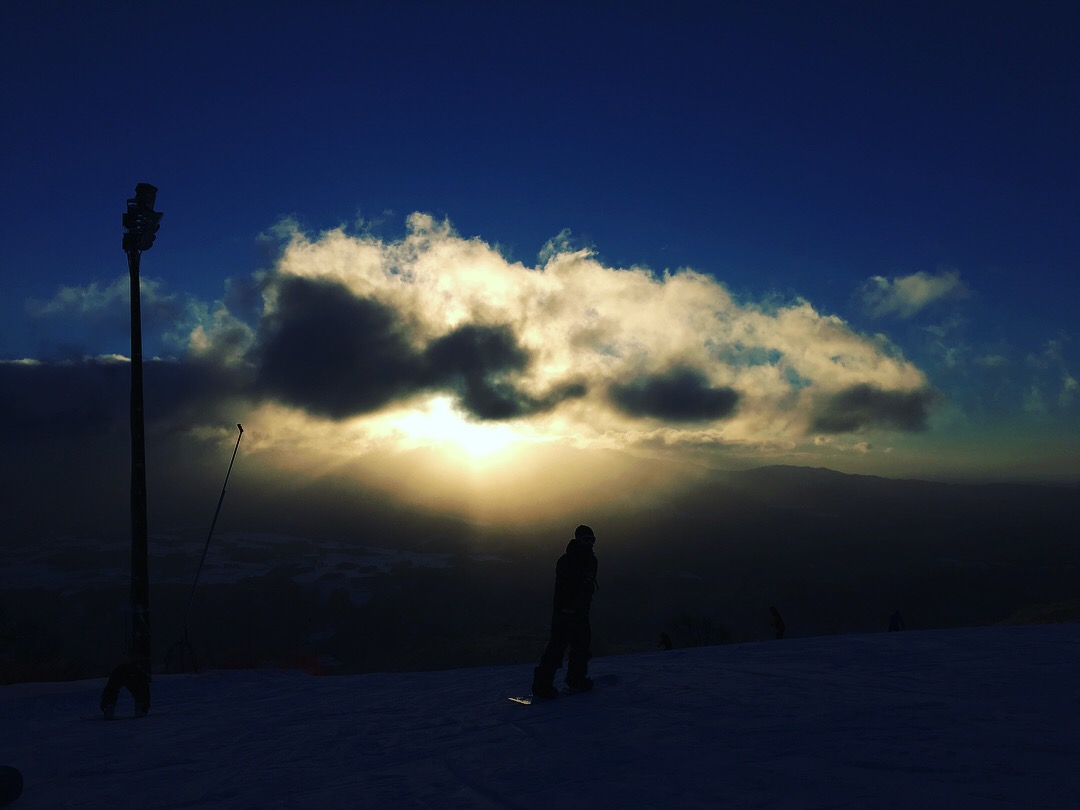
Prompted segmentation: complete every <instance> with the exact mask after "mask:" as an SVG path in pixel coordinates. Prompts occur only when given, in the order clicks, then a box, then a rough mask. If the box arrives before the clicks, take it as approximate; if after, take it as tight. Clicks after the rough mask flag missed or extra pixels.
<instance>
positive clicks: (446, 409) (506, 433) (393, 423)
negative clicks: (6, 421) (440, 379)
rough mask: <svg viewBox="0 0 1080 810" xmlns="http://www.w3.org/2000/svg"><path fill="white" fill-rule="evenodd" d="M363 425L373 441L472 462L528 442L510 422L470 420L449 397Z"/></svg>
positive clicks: (418, 405) (440, 397)
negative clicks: (431, 451) (443, 454)
mask: <svg viewBox="0 0 1080 810" xmlns="http://www.w3.org/2000/svg"><path fill="white" fill-rule="evenodd" d="M365 427H366V429H367V431H368V432H369V434H370V435H371V436H372V438H373V439H375V440H376V441H379V440H387V441H391V442H393V443H394V444H395V445H397V446H398V447H400V448H401V449H402V450H414V449H417V448H433V449H437V450H445V451H448V452H452V453H454V454H456V455H460V456H462V457H463V458H465V459H467V460H470V461H472V462H482V461H484V460H489V459H491V458H492V457H494V456H496V455H499V456H502V455H506V454H507V453H508V451H511V450H513V449H514V448H515V447H516V446H518V445H520V444H521V443H523V442H525V441H527V439H525V438H524V437H523V436H521V435H520V434H519V433H518V432H517V431H516V430H515V429H514V428H513V427H512V426H511V425H509V424H503V423H494V424H488V423H478V422H475V421H469V420H468V419H467V418H466V417H465V416H464V415H463V414H462V413H461V411H460V410H459V409H457V408H455V407H454V403H453V400H451V399H450V397H448V396H435V397H431V398H430V399H428V400H427V401H426V402H423V403H417V404H415V405H413V406H411V407H409V408H407V409H403V410H400V411H395V412H393V413H390V414H387V415H385V416H379V417H376V418H375V419H372V420H370V421H369V422H368V424H367V425H365Z"/></svg>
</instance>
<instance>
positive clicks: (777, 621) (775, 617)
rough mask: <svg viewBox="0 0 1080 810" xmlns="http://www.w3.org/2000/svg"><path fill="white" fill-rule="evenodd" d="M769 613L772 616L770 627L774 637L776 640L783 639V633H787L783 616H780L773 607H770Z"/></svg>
mask: <svg viewBox="0 0 1080 810" xmlns="http://www.w3.org/2000/svg"><path fill="white" fill-rule="evenodd" d="M769 613H771V614H772V626H773V630H775V631H776V637H777V638H778V639H779V638H783V637H784V633H785V632H786V631H787V625H786V624H784V618H783V616H781V615H780V611H779V610H777V609H776V608H775V607H770V608H769Z"/></svg>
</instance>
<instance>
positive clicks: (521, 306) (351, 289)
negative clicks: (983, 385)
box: [201, 214, 933, 445]
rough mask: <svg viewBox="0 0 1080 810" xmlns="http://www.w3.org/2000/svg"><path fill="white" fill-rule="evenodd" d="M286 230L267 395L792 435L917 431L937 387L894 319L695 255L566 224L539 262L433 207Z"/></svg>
mask: <svg viewBox="0 0 1080 810" xmlns="http://www.w3.org/2000/svg"><path fill="white" fill-rule="evenodd" d="M283 230H285V231H286V232H287V240H286V242H285V244H284V246H283V249H282V252H281V255H280V258H279V259H278V260H277V261H276V263H275V265H274V266H273V267H272V268H271V269H269V270H268V271H265V272H264V273H263V274H262V278H261V289H262V294H263V302H264V304H263V306H264V309H263V315H262V319H261V323H260V324H259V326H258V329H257V336H256V337H255V344H254V348H253V349H252V351H251V352H250V353H249V354H248V356H247V359H248V362H249V363H250V365H251V368H252V370H253V373H254V375H255V380H256V388H255V390H256V391H257V392H258V393H259V394H261V395H265V396H270V397H272V398H273V399H276V400H277V401H278V402H280V403H282V404H285V405H287V406H290V407H293V408H297V409H299V410H301V411H306V412H308V413H310V414H314V415H318V416H322V417H329V418H332V419H335V420H345V419H353V418H362V417H374V416H377V415H379V414H381V413H385V412H387V411H388V410H395V409H397V410H401V409H408V408H410V407H416V408H422V407H424V406H423V403H424V402H425V401H430V399H431V397H435V396H450V397H451V398H452V399H453V401H454V402H455V403H456V406H457V407H458V408H459V409H460V410H461V412H462V413H463V414H464V415H465V416H466V417H467V418H470V419H474V420H481V421H483V420H488V421H516V422H517V423H518V424H519V425H522V426H524V425H525V424H526V423H527V424H528V426H529V427H530V428H531V429H534V430H535V431H538V432H539V433H540V434H543V433H545V432H546V433H552V432H554V433H557V434H558V435H561V436H568V435H572V436H574V438H575V440H576V441H578V442H585V443H587V442H588V441H590V440H591V439H599V438H600V437H603V439H604V441H605V443H607V444H608V445H610V444H611V443H613V442H614V443H616V444H617V443H618V442H619V438H618V437H620V436H621V437H623V440H624V441H626V442H634V441H641V442H649V441H652V440H653V438H654V437H655V435H656V432H657V431H664V434H665V439H664V441H665V442H667V443H672V442H679V443H685V442H693V441H695V437H697V438H701V439H702V440H707V441H708V442H710V443H712V444H717V443H720V444H722V443H724V442H737V443H742V444H747V443H749V444H759V445H770V444H775V443H781V444H785V445H790V444H792V443H799V442H803V441H809V438H810V437H811V436H812V435H813V434H814V433H815V432H828V433H836V432H845V431H850V432H862V431H865V430H868V429H888V430H900V431H906V430H918V429H920V428H921V427H922V426H923V425H924V424H925V419H926V415H927V411H928V408H929V407H930V405H931V403H932V402H933V396H932V394H931V393H930V391H929V387H928V385H927V382H926V379H925V377H924V376H923V374H922V373H921V372H920V371H919V370H918V369H917V368H916V367H915V366H914V365H912V364H911V363H910V362H908V361H906V360H905V359H904V358H903V357H902V355H901V354H900V352H899V351H898V350H897V349H896V347H895V346H893V345H892V344H891V343H890V342H889V341H888V340H887V339H886V338H884V337H883V336H880V335H876V336H866V335H862V334H859V333H857V332H855V331H854V330H852V329H851V328H850V327H849V326H848V325H847V324H846V323H845V322H844V321H842V320H841V319H839V318H837V317H835V316H828V315H823V314H821V313H819V312H817V311H816V310H815V309H814V308H813V307H812V306H811V305H810V304H809V303H808V302H806V301H802V300H796V301H793V302H790V303H788V304H785V305H779V306H777V305H768V306H767V305H754V304H740V303H737V302H735V301H734V300H733V299H732V298H731V296H730V295H729V294H728V293H727V291H726V289H725V288H724V286H723V285H722V284H721V283H719V282H718V281H717V280H716V279H714V278H712V277H710V276H707V275H704V274H701V273H698V272H695V271H692V270H681V271H678V272H664V273H660V274H658V273H654V272H652V271H650V270H648V269H644V268H636V267H631V268H613V267H608V266H605V265H604V264H602V263H601V262H600V261H598V260H597V259H596V257H595V256H594V255H593V254H592V253H591V252H590V251H588V250H573V249H571V248H569V247H566V246H565V243H559V244H556V243H555V242H554V241H553V242H552V243H551V244H550V245H549V246H548V247H547V248H545V250H544V251H543V252H542V253H541V257H542V263H541V264H540V265H538V266H534V267H530V266H526V265H524V264H522V263H520V262H511V261H508V260H507V259H506V258H505V257H504V256H503V255H502V254H501V253H500V252H499V251H498V249H497V248H495V247H493V246H491V245H489V244H487V243H485V242H483V241H482V240H480V239H466V238H463V237H461V236H460V235H458V234H457V233H455V232H454V231H453V229H452V228H451V227H450V225H449V224H448V223H447V222H439V221H436V220H434V219H433V218H432V217H430V216H427V215H423V214H414V215H412V216H411V217H410V218H409V220H408V229H407V232H406V234H405V236H404V237H403V238H401V239H397V240H383V239H380V238H377V237H373V236H369V235H352V234H349V233H346V232H345V231H343V230H340V229H339V230H333V231H329V232H326V233H323V234H320V235H318V236H311V235H308V234H305V233H303V232H301V231H300V230H299V229H298V228H296V227H295V226H291V225H289V224H286V225H285V226H283ZM901 286H904V285H901ZM904 288H905V289H906V287H904ZM201 340H202V344H203V349H204V351H206V350H207V344H209V345H210V346H212V344H213V341H212V340H208V338H207V336H206V334H202V335H201ZM852 392H872V393H871V394H869V395H868V394H865V393H857V394H853V393H852ZM860 397H861V399H860ZM907 410H910V411H911V415H910V417H909V416H906V415H905V414H906V412H907ZM672 431H674V432H675V433H674V434H673V433H672Z"/></svg>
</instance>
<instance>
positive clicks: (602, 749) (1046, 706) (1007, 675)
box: [0, 624, 1080, 810]
mask: <svg viewBox="0 0 1080 810" xmlns="http://www.w3.org/2000/svg"><path fill="white" fill-rule="evenodd" d="M591 672H592V674H593V675H601V674H604V673H617V674H618V676H619V683H618V684H617V685H616V686H613V687H612V688H610V689H603V690H598V691H597V692H595V693H594V694H591V695H587V696H581V697H575V698H574V699H573V700H564V701H560V700H554V701H551V702H547V703H544V704H541V705H537V706H532V707H528V708H526V707H522V706H520V705H516V704H514V703H512V702H510V701H509V700H507V697H508V696H511V695H514V694H520V693H522V692H523V691H527V688H528V684H529V681H530V679H531V666H524V665H521V666H503V667H489V668H478V669H461V670H449V671H443V672H427V673H405V674H368V675H356V676H347V677H345V676H343V677H314V676H309V675H303V674H300V673H296V672H281V671H266V670H262V671H255V670H248V671H215V672H207V673H203V674H200V675H190V676H156V677H155V679H154V683H153V690H154V705H153V710H152V713H151V715H150V717H148V718H145V719H138V720H136V719H132V715H133V713H134V710H133V705H132V703H131V699H130V696H128V695H126V694H125V695H123V696H122V698H121V702H120V704H119V705H118V716H120V717H122V719H118V720H115V721H112V722H105V721H104V720H98V719H97V717H98V716H99V715H98V711H97V703H98V698H99V695H100V692H101V689H102V687H103V684H104V681H103V680H91V681H78V682H72V683H42V684H18V685H12V686H6V687H2V688H0V717H2V718H3V722H2V726H3V733H2V734H0V764H4V765H13V766H16V767H18V768H19V769H20V770H21V771H22V773H23V775H24V777H25V782H26V787H25V790H24V793H23V796H22V798H21V799H20V800H19V801H18V802H17V803H16V807H17V808H19V810H23V808H25V810H31V808H58V807H65V808H77V807H87V808H104V807H108V808H140V810H144V809H145V808H148V807H155V808H181V807H199V808H217V807H221V808H225V807H228V808H311V807H317V808H338V807H340V808H353V807H393V808H418V807H425V808H544V810H549V809H550V808H553V807H558V808H590V810H593V809H594V808H600V807H618V808H653V807H655V808H671V807H678V808H691V807H732V808H762V807H764V808H859V810H863V809H864V808H939V807H940V808H1032V807H1039V808H1077V807H1080V767H1078V766H1077V763H1078V762H1080V679H1078V677H1077V675H1078V673H1080V625H1077V624H1061V625H1046V626H1029V627H1011V628H984V629H964V630H939V631H927V632H906V633H881V634H877V635H861V636H834V637H820V638H808V639H796V640H790V641H773V642H763V643H755V644H740V645H729V646H721V647H709V648H698V649H691V650H673V651H671V652H656V653H649V654H638V655H627V656H617V657H610V658H600V659H596V660H594V661H593V664H592V668H591ZM523 687H524V690H523ZM88 717H91V718H94V719H93V721H92V722H84V721H83V719H84V718H88Z"/></svg>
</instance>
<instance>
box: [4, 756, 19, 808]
mask: <svg viewBox="0 0 1080 810" xmlns="http://www.w3.org/2000/svg"><path fill="white" fill-rule="evenodd" d="M22 788H23V778H22V771H20V770H19V769H18V768H12V767H11V766H10V765H0V807H7V806H8V805H9V804H11V803H12V802H13V801H15V800H16V799H17V798H19V796H21V795H22Z"/></svg>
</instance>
